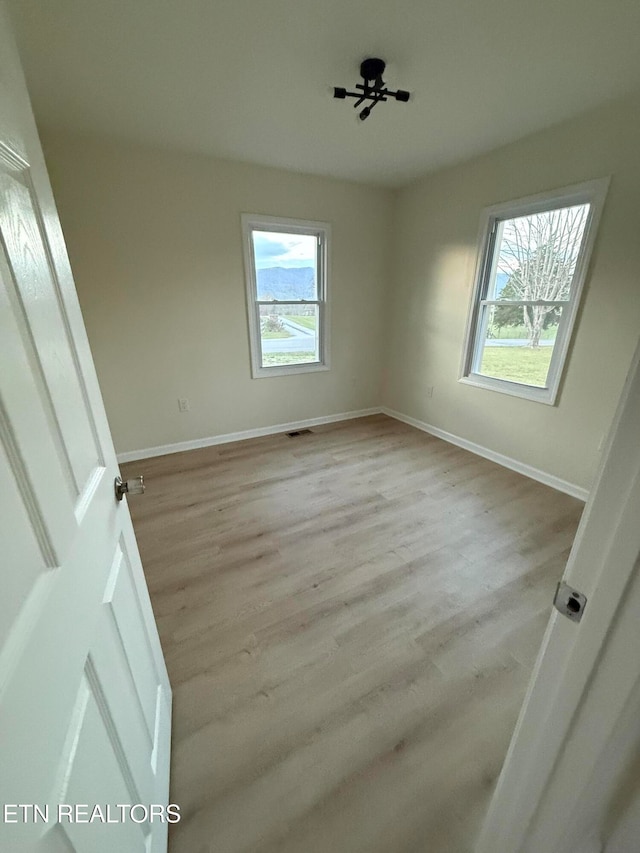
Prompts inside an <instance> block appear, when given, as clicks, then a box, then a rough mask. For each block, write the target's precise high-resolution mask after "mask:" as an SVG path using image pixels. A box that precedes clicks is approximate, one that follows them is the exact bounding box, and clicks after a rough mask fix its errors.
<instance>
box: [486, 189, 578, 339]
mask: <svg viewBox="0 0 640 853" xmlns="http://www.w3.org/2000/svg"><path fill="white" fill-rule="evenodd" d="M588 211H589V206H588V205H586V204H584V205H578V206H576V207H565V208H561V209H559V210H551V211H546V212H544V213H536V214H532V215H530V216H522V217H518V218H517V219H509V220H507V221H506V222H505V223H504V226H503V233H502V241H501V244H500V253H499V256H498V270H499V272H501V273H503V274H504V273H506V274H507V275H508V276H509V277H508V279H507V282H506V284H505V286H504V288H503V289H502V292H501V293H500V295H499V296H498V297H497V298H498V299H499V300H500V301H502V300H504V301H505V302H509V301H518V302H527V303H530V304H528V305H512V306H509V305H505V306H504V307H503V306H502V305H500V306H496V309H495V311H494V312H493V318H492V323H493V325H495V326H497V327H498V328H500V327H503V326H509V325H512V326H513V325H517V326H522V325H524V326H525V327H526V329H527V335H528V338H529V341H528V344H529V346H531V347H538V346H539V344H540V335H541V333H542V331H543V329H545V328H547V327H548V326H549V325H550V324H553V323H557V322H558V320H559V317H560V312H561V310H562V309H561V306H557V305H544V304H542V305H541V304H535V303H538V302H564V301H566V300H568V298H569V293H570V289H571V281H572V279H573V274H574V272H575V268H576V262H577V260H578V254H579V252H580V245H581V243H582V235H583V233H584V228H585V225H586V221H587V213H588ZM532 303H533V304H532Z"/></svg>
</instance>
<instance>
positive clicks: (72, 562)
mask: <svg viewBox="0 0 640 853" xmlns="http://www.w3.org/2000/svg"><path fill="white" fill-rule="evenodd" d="M0 81H2V85H0V347H1V353H0V477H1V478H2V479H1V483H2V491H1V494H2V511H1V512H0V534H1V535H2V543H3V551H2V564H1V565H0V572H1V578H2V591H3V594H2V596H0V753H1V754H2V762H0V801H1V802H2V803H4V804H21V803H22V804H34V805H38V806H39V807H40V808H41V809H42V810H46V809H48V810H49V820H48V822H45V821H42V820H40V821H34V820H33V819H32V818H31V819H30V820H27V821H26V822H24V821H23V820H17V821H16V822H15V823H5V822H0V849H1V850H11V851H22V850H24V851H27V850H35V849H38V850H40V851H42V853H54V851H55V853H57V851H60V850H62V851H66V853H69V851H78V853H89V851H92V852H93V851H105V853H106V851H110V853H111V851H115V850H117V851H119V853H120V852H121V853H129V851H131V853H134V851H138V850H139V851H144V853H161V851H164V850H166V839H167V832H166V830H167V826H166V823H163V822H161V821H159V820H155V821H152V820H150V819H149V816H148V809H149V807H150V806H151V805H158V806H160V805H162V804H165V805H166V803H167V797H168V782H169V736H170V720H171V689H170V687H169V682H168V679H167V673H166V668H165V666H164V661H163V658H162V652H161V649H160V642H159V639H158V634H157V630H156V626H155V621H154V618H153V613H152V610H151V603H150V601H149V596H148V592H147V587H146V583H145V580H144V575H143V571H142V566H141V563H140V557H139V554H138V550H137V545H136V541H135V536H134V533H133V527H132V525H131V519H130V517H129V511H128V507H127V503H126V500H124V501H122V502H118V501H116V499H115V495H114V487H113V483H114V479H115V477H116V476H117V474H118V466H117V462H116V457H115V452H114V449H113V443H112V440H111V436H110V433H109V429H108V425H107V420H106V416H105V413H104V409H103V406H102V400H101V397H100V392H99V389H98V384H97V380H96V377H95V370H94V367H93V363H92V361H91V358H90V352H89V348H88V344H87V340H86V333H85V330H84V326H83V324H82V318H81V313H80V309H79V306H78V303H77V297H76V293H75V289H74V287H73V280H72V278H71V272H70V267H69V262H68V258H67V256H66V251H65V248H64V242H63V240H62V235H61V230H60V226H59V222H58V219H57V214H56V210H55V206H54V204H53V198H52V195H51V189H50V186H49V183H48V179H47V176H46V170H45V168H44V161H43V158H42V152H41V150H40V146H39V142H38V138H37V133H36V130H35V125H34V123H33V118H32V116H31V114H30V108H29V104H28V97H27V94H26V89H25V88H24V83H23V81H22V78H21V72H20V68H19V63H18V60H17V56H16V54H15V49H14V46H13V44H12V42H11V39H10V36H9V29H8V26H7V22H6V18H5V12H4V8H3V6H2V4H1V0H0ZM61 803H62V804H64V805H67V804H68V805H74V804H80V805H84V804H86V805H87V806H89V807H90V809H91V808H92V807H93V806H94V805H98V806H100V807H101V809H102V810H103V811H104V810H106V806H107V805H111V806H112V807H115V806H117V805H118V804H123V805H129V806H131V805H136V804H141V808H140V809H138V810H137V812H134V814H137V816H138V817H139V816H140V815H142V819H141V820H139V821H138V820H136V819H135V817H134V819H132V818H131V816H130V815H129V816H127V817H125V820H124V822H122V819H121V820H120V821H119V822H110V823H103V822H102V820H100V817H99V816H98V817H96V819H95V820H94V821H93V822H91V823H75V822H70V821H69V820H68V819H67V820H65V816H64V815H63V816H62V820H61V821H60V822H59V823H57V821H56V818H57V808H58V805H59V804H61ZM143 807H144V808H146V810H147V814H146V815H145V813H144V809H143ZM115 814H116V816H117V812H115Z"/></svg>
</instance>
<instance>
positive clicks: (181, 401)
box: [178, 397, 191, 412]
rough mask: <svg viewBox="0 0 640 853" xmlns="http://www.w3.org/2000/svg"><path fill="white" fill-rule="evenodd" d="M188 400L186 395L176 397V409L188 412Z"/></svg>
mask: <svg viewBox="0 0 640 853" xmlns="http://www.w3.org/2000/svg"><path fill="white" fill-rule="evenodd" d="M190 408H191V407H190V405H189V401H188V400H187V398H186V397H178V411H179V412H188V411H189V409H190Z"/></svg>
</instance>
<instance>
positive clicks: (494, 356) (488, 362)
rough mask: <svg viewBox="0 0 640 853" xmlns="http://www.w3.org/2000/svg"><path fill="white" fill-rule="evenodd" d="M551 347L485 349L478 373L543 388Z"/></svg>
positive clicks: (551, 351)
mask: <svg viewBox="0 0 640 853" xmlns="http://www.w3.org/2000/svg"><path fill="white" fill-rule="evenodd" d="M552 353H553V347H539V348H538V349H531V347H485V349H484V353H483V355H482V365H481V367H480V373H482V374H483V375H484V376H493V377H495V378H496V379H509V380H511V382H522V383H523V384H524V385H536V386H538V387H540V388H544V386H545V385H546V381H547V373H548V372H549V362H550V361H551V355H552Z"/></svg>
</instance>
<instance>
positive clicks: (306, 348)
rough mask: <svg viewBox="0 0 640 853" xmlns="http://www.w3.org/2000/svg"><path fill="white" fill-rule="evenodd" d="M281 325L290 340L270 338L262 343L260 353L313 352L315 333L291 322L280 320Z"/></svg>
mask: <svg viewBox="0 0 640 853" xmlns="http://www.w3.org/2000/svg"><path fill="white" fill-rule="evenodd" d="M282 323H283V325H284V326H285V328H286V330H287V331H288V332H289V333H290V334H291V336H292V337H290V338H270V339H268V340H266V341H263V342H262V352H313V351H314V350H315V348H316V347H315V337H316V335H315V332H314V331H313V329H307V328H306V326H300V325H299V324H298V323H294V322H293V321H292V320H287V319H285V318H284V317H283V318H282Z"/></svg>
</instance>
